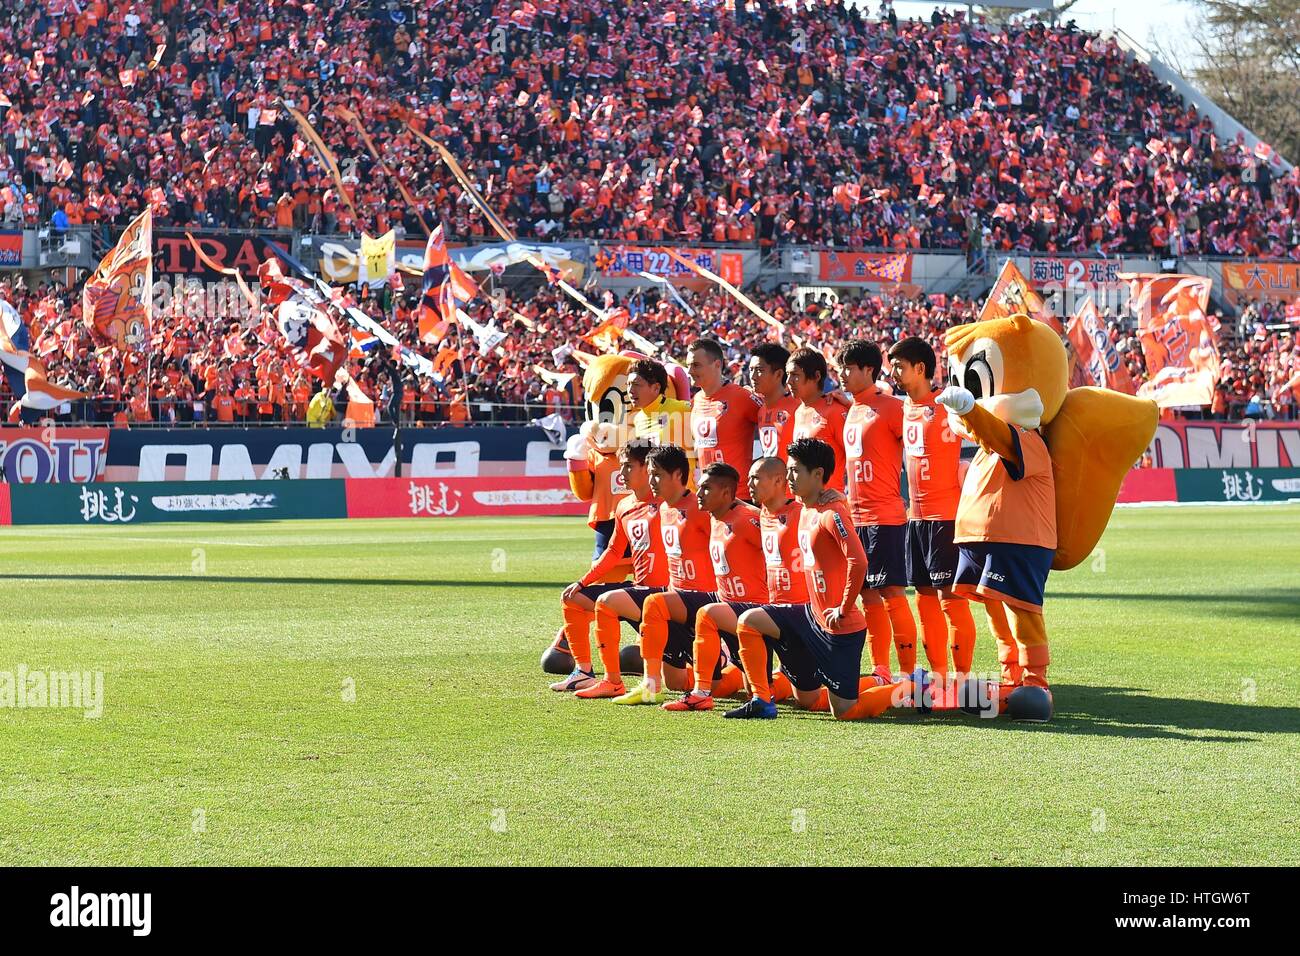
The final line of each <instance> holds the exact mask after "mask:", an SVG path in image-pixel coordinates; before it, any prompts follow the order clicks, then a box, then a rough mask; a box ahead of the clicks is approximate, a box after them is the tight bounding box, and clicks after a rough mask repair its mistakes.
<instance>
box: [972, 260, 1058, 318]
mask: <svg viewBox="0 0 1300 956" xmlns="http://www.w3.org/2000/svg"><path fill="white" fill-rule="evenodd" d="M1017 313H1023V314H1024V315H1027V316H1029V317H1030V318H1031V319H1037V320H1038V321H1039V322H1042V323H1043V324H1044V325H1047V326H1049V327H1050V328H1051V329H1052V331H1053V332H1055V333H1056V334H1057V335H1063V334H1065V329H1064V328H1063V327H1062V326H1061V323H1060V320H1059V319H1057V317H1056V316H1054V315H1053V314H1052V310H1051V309H1049V308H1048V307H1047V303H1046V302H1044V301H1043V297H1042V296H1041V295H1039V294H1038V293H1037V292H1035V291H1034V289H1033V287H1032V286H1031V285H1030V284H1029V280H1028V279H1026V278H1025V276H1024V273H1022V272H1021V271H1020V270H1019V269H1018V268H1016V264H1015V262H1014V261H1013V260H1011V259H1008V260H1007V261H1006V264H1005V265H1004V266H1003V267H1002V272H1001V273H1000V274H999V275H998V281H997V282H995V283H993V288H992V290H990V292H989V297H988V299H986V300H985V302H984V308H982V309H981V310H980V317H979V321H981V322H985V321H987V320H989V319H1005V318H1009V317H1011V316H1013V315H1015V314H1017Z"/></svg>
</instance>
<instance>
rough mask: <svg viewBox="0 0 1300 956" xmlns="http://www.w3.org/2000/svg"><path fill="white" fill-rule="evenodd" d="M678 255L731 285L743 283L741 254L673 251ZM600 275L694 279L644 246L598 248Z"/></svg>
mask: <svg viewBox="0 0 1300 956" xmlns="http://www.w3.org/2000/svg"><path fill="white" fill-rule="evenodd" d="M673 251H674V252H676V253H677V254H678V255H679V256H682V257H683V258H686V259H690V260H691V261H692V262H694V263H695V264H696V265H699V266H702V267H704V268H705V269H708V270H709V271H710V272H713V273H716V274H717V275H720V276H722V278H724V279H726V280H727V281H728V282H730V283H731V284H732V285H734V286H742V285H744V284H745V256H744V253H741V252H726V251H724V250H721V249H675V250H673ZM596 262H597V266H598V268H599V269H600V274H601V275H603V276H605V277H606V278H609V279H629V278H636V277H637V276H640V275H641V273H643V272H648V273H650V275H652V276H659V277H660V278H664V279H668V280H669V281H670V282H676V281H680V280H685V279H691V278H693V277H694V276H695V273H694V272H692V271H691V270H690V269H689V268H687V267H686V265H685V264H683V263H681V262H678V261H676V260H674V259H673V257H672V256H670V255H668V253H667V252H665V251H663V250H661V249H651V248H647V247H645V246H612V247H607V248H602V249H601V252H600V255H599V256H598V257H597V260H596Z"/></svg>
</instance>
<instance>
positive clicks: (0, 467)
mask: <svg viewBox="0 0 1300 956" xmlns="http://www.w3.org/2000/svg"><path fill="white" fill-rule="evenodd" d="M108 440H109V430H108V429H107V428H60V427H57V426H54V427H50V428H0V478H3V480H4V482H5V484H10V485H24V484H36V483H42V482H48V481H61V482H83V481H98V480H100V479H101V478H102V477H103V476H104V467H105V466H106V465H107V463H108Z"/></svg>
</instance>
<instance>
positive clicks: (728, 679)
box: [695, 664, 745, 697]
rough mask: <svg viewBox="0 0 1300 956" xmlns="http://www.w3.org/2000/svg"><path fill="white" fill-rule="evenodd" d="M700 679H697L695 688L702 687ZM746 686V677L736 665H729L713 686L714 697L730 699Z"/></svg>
mask: <svg viewBox="0 0 1300 956" xmlns="http://www.w3.org/2000/svg"><path fill="white" fill-rule="evenodd" d="M700 683H701V682H700V679H699V678H698V677H697V678H696V679H695V686H696V687H699V686H700ZM744 686H745V675H744V673H743V672H742V671H741V669H740V668H739V667H737V666H736V665H735V664H728V665H727V666H726V667H724V668H723V669H722V676H721V677H719V678H718V682H717V683H716V684H714V685H713V696H715V697H730V696H731V695H732V694H734V693H736V692H737V691H739V690H740V689H741V688H742V687H744Z"/></svg>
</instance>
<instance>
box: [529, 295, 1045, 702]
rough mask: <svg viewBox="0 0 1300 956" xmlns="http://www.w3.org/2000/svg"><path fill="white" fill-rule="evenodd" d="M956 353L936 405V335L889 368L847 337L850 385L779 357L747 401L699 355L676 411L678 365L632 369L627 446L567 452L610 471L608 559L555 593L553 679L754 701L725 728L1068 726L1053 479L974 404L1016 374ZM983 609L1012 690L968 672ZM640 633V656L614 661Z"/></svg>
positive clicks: (814, 354)
mask: <svg viewBox="0 0 1300 956" xmlns="http://www.w3.org/2000/svg"><path fill="white" fill-rule="evenodd" d="M1017 319H1018V320H1019V321H1023V322H1027V321H1028V320H1026V319H1023V318H1022V317H1017ZM1002 321H1010V320H1002ZM953 331H954V332H957V331H958V330H953ZM951 334H952V333H950V336H951ZM977 344H978V343H977ZM995 351H996V350H995ZM950 352H951V349H950ZM952 354H954V359H953V369H952V372H951V375H950V376H949V381H950V384H947V385H946V387H944V388H943V389H942V390H936V389H935V388H934V387H933V384H932V383H933V382H934V380H935V375H936V371H937V368H936V364H937V361H936V354H935V350H934V348H933V347H932V346H931V345H930V344H929V343H927V342H925V341H924V340H923V339H920V338H916V337H910V338H905V339H903V340H901V341H899V342H897V343H895V344H894V345H893V346H892V347H890V348H889V349H888V354H887V359H888V364H887V365H886V355H885V354H884V353H883V352H882V350H881V348H880V347H879V346H877V345H875V344H873V343H871V342H867V341H864V340H855V341H850V342H847V343H845V344H844V345H843V346H842V347H841V348H840V349H839V350H838V352H837V353H836V354H835V358H834V363H833V368H832V367H831V365H830V364H829V363H828V362H827V359H826V357H825V356H824V355H823V354H822V353H821V352H818V351H815V350H813V349H809V348H798V349H796V350H795V351H794V352H789V351H787V350H786V349H785V348H784V347H782V346H781V345H778V344H775V343H765V344H762V345H759V346H758V347H756V348H755V349H754V350H753V351H752V353H751V354H750V355H749V357H748V360H747V363H746V366H745V368H746V370H747V372H748V377H749V382H750V386H751V387H750V388H745V387H743V386H741V385H738V384H735V383H728V382H726V381H725V376H724V369H725V367H726V365H725V354H724V352H723V349H722V347H721V345H720V344H719V343H718V342H716V341H714V340H712V339H708V338H702V339H699V340H698V341H696V342H695V343H693V344H692V345H691V346H690V348H689V351H688V356H689V361H688V365H687V368H686V370H687V373H688V374H689V377H690V379H691V384H692V385H693V387H694V397H693V398H692V399H691V401H689V402H687V401H684V400H681V399H678V398H674V397H671V394H670V391H672V389H671V386H670V380H671V379H672V376H673V375H674V374H676V375H678V376H680V372H681V370H680V368H674V369H673V371H672V373H670V371H669V369H668V368H666V367H665V366H664V365H662V364H660V363H659V362H657V361H655V360H653V359H649V358H640V359H637V360H635V361H634V362H633V363H632V364H631V367H630V369H629V370H628V373H627V385H626V393H627V405H628V415H627V417H626V424H624V425H622V427H621V429H620V434H619V440H617V441H616V442H615V443H613V445H614V448H615V449H616V451H615V452H614V453H613V454H609V453H608V449H609V443H605V445H606V451H605V452H604V453H601V452H598V451H597V450H596V449H595V447H594V444H593V442H592V441H591V440H590V436H591V429H590V428H589V427H584V430H583V431H582V432H580V433H579V434H576V435H574V436H573V437H572V438H571V439H570V440H569V442H568V446H567V448H566V451H565V457H566V459H568V463H569V468H570V471H571V472H580V471H588V470H589V471H593V472H595V476H594V486H595V489H596V494H595V495H594V497H593V506H592V511H591V521H590V524H591V526H592V527H593V529H594V530H595V533H596V547H595V554H594V556H593V560H592V563H591V567H590V569H589V570H588V571H587V572H586V574H584V575H583V576H582V577H581V578H580V579H578V580H577V581H575V582H573V583H572V584H570V585H569V586H568V587H567V588H566V589H565V590H564V592H563V595H562V597H561V610H562V613H563V619H564V625H563V629H562V631H561V632H560V634H559V635H558V636H557V638H556V640H555V642H554V643H553V644H552V645H551V646H550V647H549V648H548V650H547V651H546V653H545V654H544V655H543V666H544V669H545V670H547V671H548V672H550V673H556V674H567V676H565V677H564V679H562V680H560V681H558V682H556V683H554V684H552V685H551V689H552V690H554V691H557V692H561V693H567V694H571V695H572V696H573V697H575V698H579V699H583V700H598V699H606V700H609V701H611V702H612V703H614V704H617V705H658V706H660V707H662V709H663V710H666V711H673V712H684V711H698V710H711V709H713V708H714V706H715V701H716V699H717V698H720V697H736V698H738V699H743V700H744V702H743V703H740V704H739V705H738V706H735V707H733V708H732V709H729V710H727V711H726V712H725V714H724V716H725V717H728V718H740V719H745V718H760V719H764V718H766V719H770V718H774V717H776V716H777V715H778V710H777V707H776V703H777V702H779V701H783V700H785V701H789V702H790V703H792V704H793V705H794V706H797V707H800V708H803V709H806V710H811V711H828V712H830V713H831V714H833V715H834V716H835V717H836V718H838V719H841V720H854V719H859V718H865V717H874V716H877V715H879V714H882V713H883V712H885V711H886V710H888V709H890V708H913V709H916V710H920V711H922V712H928V711H931V710H944V709H958V708H959V709H962V710H964V711H966V712H967V713H979V714H982V715H987V716H995V715H997V714H999V713H1007V714H1009V715H1010V716H1011V717H1012V718H1014V719H1021V720H1031V721H1044V720H1048V719H1050V717H1051V716H1052V712H1053V703H1052V695H1051V692H1050V690H1049V689H1048V682H1047V668H1048V664H1049V653H1048V640H1047V632H1046V628H1045V626H1044V623H1043V613H1042V603H1043V588H1044V585H1045V583H1046V579H1047V574H1048V571H1049V569H1050V568H1051V566H1052V561H1053V555H1054V549H1055V547H1056V515H1055V509H1054V496H1053V471H1052V462H1051V459H1050V457H1049V455H1048V451H1047V449H1046V447H1045V445H1044V442H1043V439H1042V437H1040V435H1039V433H1038V432H1037V431H1036V430H1035V429H1033V428H1024V427H1019V426H1017V425H1009V424H1006V423H1005V422H1004V421H1002V420H1000V419H999V418H997V417H995V416H994V415H993V413H991V412H990V411H988V410H987V409H986V408H985V407H984V406H983V405H982V404H977V400H978V399H980V398H982V397H983V398H993V397H994V395H995V393H996V385H997V378H998V376H999V374H1000V371H1001V370H1000V369H998V368H997V367H996V366H997V365H998V361H999V359H998V357H996V356H992V357H991V356H989V355H986V353H985V352H983V351H981V352H979V353H978V354H973V355H967V357H966V360H965V361H964V362H960V363H959V362H958V361H957V359H956V357H955V353H952ZM886 368H888V373H887V374H886V372H885V370H886ZM832 374H834V376H835V378H836V379H837V381H833V380H832ZM891 385H892V388H891V387H890V386H891ZM895 389H896V390H897V391H898V392H901V394H902V397H899V396H898V395H896V394H894V393H893V392H894V390H895ZM675 390H676V393H677V394H684V392H683V390H682V388H681V387H680V386H679V387H677V388H676V389H675ZM999 397H1002V398H1009V397H1011V396H999ZM593 412H594V414H595V415H596V416H598V417H599V416H601V415H605V416H608V415H609V409H604V410H603V412H602V410H600V409H593ZM963 437H966V438H971V439H972V440H973V443H974V444H975V457H974V458H973V459H972V460H971V461H970V462H966V461H963V459H962V455H961V450H962V441H963ZM904 471H905V472H906V481H907V495H906V499H905V498H904V494H903V489H902V487H901V484H902V482H901V476H902V475H903V473H904ZM908 587H911V588H913V589H914V590H915V605H916V606H915V613H913V608H912V605H911V604H910V603H909V601H908V598H907V593H906V588H908ZM972 601H974V602H977V603H979V604H982V605H983V607H984V609H985V612H986V617H987V620H988V623H989V628H990V630H991V631H992V634H993V637H994V639H995V641H996V643H997V648H998V660H999V663H1000V667H1001V673H1000V675H998V677H996V678H994V679H975V678H974V676H973V675H972V673H971V671H972V661H973V657H974V651H975V642H976V625H975V620H974V616H973V615H972V613H971V607H970V604H971V602H972ZM624 621H626V622H628V623H630V624H631V625H632V627H633V628H634V629H636V630H637V631H638V633H639V643H638V644H637V645H633V646H630V647H626V648H622V652H621V653H620V625H621V623H622V622H624ZM918 622H919V623H918ZM593 627H594V636H593V634H592V631H593ZM918 635H919V638H920V640H919V644H920V647H921V649H922V650H923V652H924V657H925V664H926V665H928V670H927V669H926V668H925V667H918V656H917V650H918ZM891 648H892V653H893V655H894V656H893V658H892V660H891ZM868 649H869V652H870V663H869V665H867V666H865V667H864V666H863V655H864V653H865V652H866V651H867V650H868ZM774 658H775V659H776V660H779V667H777V668H776V669H775V670H774V669H773V668H774V663H775V661H774ZM597 659H599V663H600V666H601V668H602V669H603V674H599V673H598V672H597V669H596V661H597ZM624 671H629V672H633V673H639V674H640V680H639V682H638V683H637V684H635V685H634V686H632V687H630V688H629V687H628V686H627V685H626V684H625V683H624V681H623V676H622V675H623V672H624ZM864 671H865V673H864ZM669 691H677V692H681V695H680V696H677V697H675V699H671V700H670V699H669V698H668V692H669ZM746 698H747V699H746Z"/></svg>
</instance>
